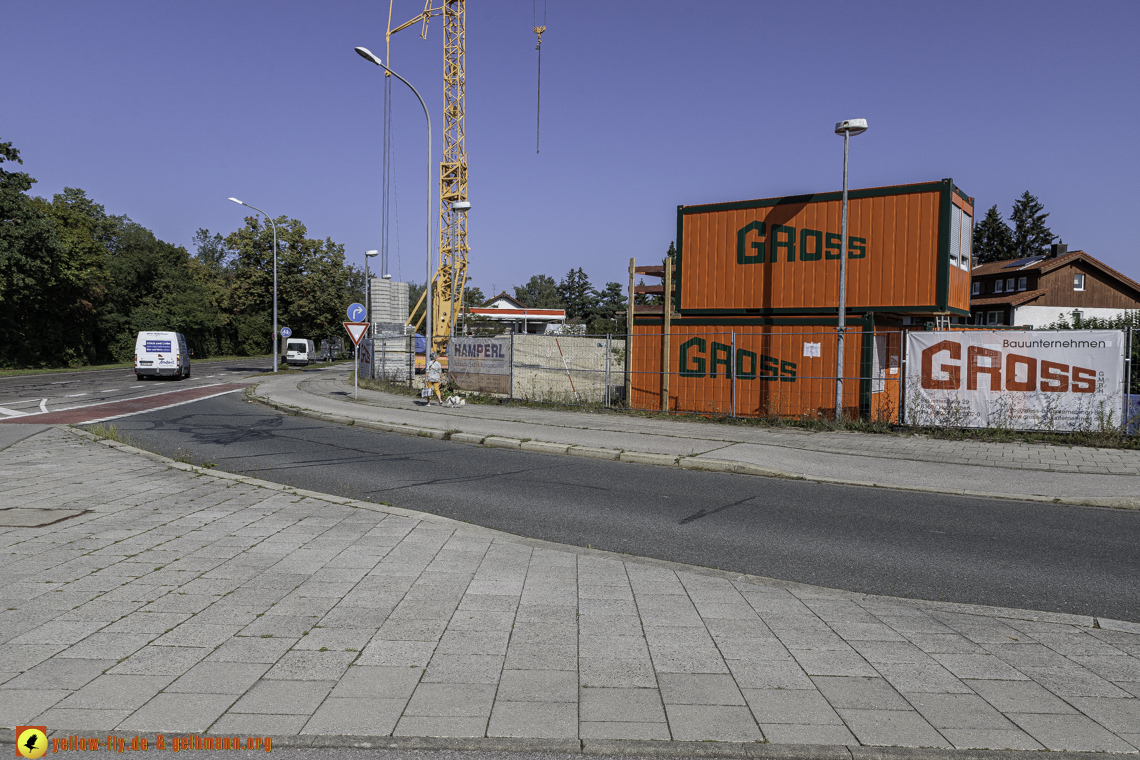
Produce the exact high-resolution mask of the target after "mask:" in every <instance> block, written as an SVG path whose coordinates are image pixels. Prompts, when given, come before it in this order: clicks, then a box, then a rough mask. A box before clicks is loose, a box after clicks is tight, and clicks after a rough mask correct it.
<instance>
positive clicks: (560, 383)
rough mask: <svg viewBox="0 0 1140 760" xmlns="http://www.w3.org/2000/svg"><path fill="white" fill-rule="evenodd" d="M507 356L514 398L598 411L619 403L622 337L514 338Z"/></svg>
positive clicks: (534, 336)
mask: <svg viewBox="0 0 1140 760" xmlns="http://www.w3.org/2000/svg"><path fill="white" fill-rule="evenodd" d="M511 352H512V360H513V364H512V377H511V390H512V394H511V395H512V396H513V397H515V398H519V399H524V400H527V401H544V402H552V403H559V404H573V405H603V406H610V405H613V404H614V403H616V402H618V401H619V400H620V398H621V394H622V392H623V389H624V382H625V381H624V370H625V338H624V336H622V337H620V338H615V337H612V336H609V335H516V336H514V340H513V346H512V348H511Z"/></svg>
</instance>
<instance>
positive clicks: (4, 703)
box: [0, 686, 71, 728]
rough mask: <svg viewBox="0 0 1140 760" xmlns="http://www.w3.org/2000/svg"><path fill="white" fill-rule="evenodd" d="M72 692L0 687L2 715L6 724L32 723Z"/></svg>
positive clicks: (22, 724)
mask: <svg viewBox="0 0 1140 760" xmlns="http://www.w3.org/2000/svg"><path fill="white" fill-rule="evenodd" d="M70 694H71V692H70V691H67V690H65V689H52V688H39V689H9V688H8V687H7V686H5V687H4V688H3V689H0V716H3V720H2V722H3V723H4V724H8V723H11V725H12V727H13V728H15V727H16V726H17V725H21V726H28V725H32V719H33V718H35V717H36V716H37V715H39V714H40V713H42V712H43V711H44V710H47V709H48V708H49V707H51V706H52V705H54V704H57V703H58V702H60V701H61V700H62V699H64V698H65V697H67V696H69V695H70Z"/></svg>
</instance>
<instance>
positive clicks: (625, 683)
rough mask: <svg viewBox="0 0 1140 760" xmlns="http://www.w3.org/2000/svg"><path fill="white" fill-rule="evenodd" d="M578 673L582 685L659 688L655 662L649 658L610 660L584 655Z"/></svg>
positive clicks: (579, 662) (579, 663)
mask: <svg viewBox="0 0 1140 760" xmlns="http://www.w3.org/2000/svg"><path fill="white" fill-rule="evenodd" d="M578 675H579V678H580V683H581V685H582V686H587V687H607V686H611V687H625V688H641V687H648V688H654V689H655V688H657V678H656V676H655V675H654V671H653V664H652V663H651V662H649V661H648V660H641V659H636V660H634V659H622V660H617V659H614V660H609V659H601V658H596V657H589V658H587V657H583V658H581V659H580V660H579V661H578Z"/></svg>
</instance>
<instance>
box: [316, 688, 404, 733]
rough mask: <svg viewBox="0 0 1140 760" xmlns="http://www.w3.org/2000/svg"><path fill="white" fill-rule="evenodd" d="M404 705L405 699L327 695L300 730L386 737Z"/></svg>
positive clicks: (397, 719) (393, 727) (398, 718)
mask: <svg viewBox="0 0 1140 760" xmlns="http://www.w3.org/2000/svg"><path fill="white" fill-rule="evenodd" d="M333 693H334V694H335V691H334V692H333ZM405 704H407V700H406V699H376V698H359V697H353V698H339V697H334V696H330V697H329V698H328V699H326V700H325V701H324V703H322V704H321V706H320V707H319V708H318V709H317V711H316V712H315V713H313V717H312V718H310V719H309V721H308V722H307V723H306V724H305V727H304V728H303V729H302V730H301V733H302V734H333V735H338V736H345V735H348V736H387V735H388V734H391V733H392V731H393V729H395V728H396V723H397V722H398V721H399V720H400V714H401V713H402V712H403V711H404V705H405Z"/></svg>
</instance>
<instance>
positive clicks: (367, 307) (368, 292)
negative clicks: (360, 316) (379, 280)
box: [364, 251, 380, 378]
mask: <svg viewBox="0 0 1140 760" xmlns="http://www.w3.org/2000/svg"><path fill="white" fill-rule="evenodd" d="M379 254H380V251H365V252H364V318H365V319H367V320H368V324H369V326H371V325H372V324H373V323H374V322H375V321H376V320H374V319H373V318H372V278H370V277H369V276H368V260H369V259H371V258H373V257H374V256H377V255H379ZM372 337H373V338H375V337H376V335H375V331H374V334H373V336H372ZM375 360H376V352H375V351H373V352H372V361H373V362H374V361H375ZM372 372H373V370H372V362H369V364H368V377H369V378H371V377H372Z"/></svg>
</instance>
